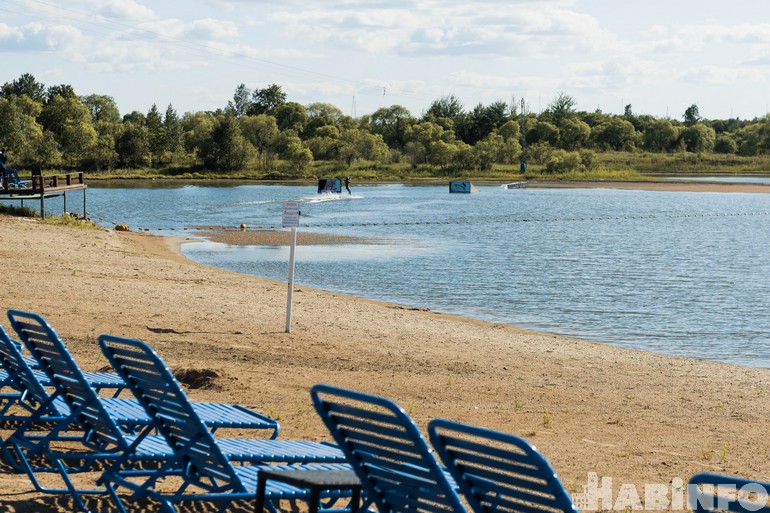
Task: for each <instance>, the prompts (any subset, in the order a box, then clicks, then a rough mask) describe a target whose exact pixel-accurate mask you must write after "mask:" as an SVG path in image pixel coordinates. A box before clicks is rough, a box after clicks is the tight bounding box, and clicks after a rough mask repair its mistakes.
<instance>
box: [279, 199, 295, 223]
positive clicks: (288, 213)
mask: <svg viewBox="0 0 770 513" xmlns="http://www.w3.org/2000/svg"><path fill="white" fill-rule="evenodd" d="M281 221H282V222H281V226H283V227H284V228H296V227H298V226H299V201H284V202H283V217H282V219H281Z"/></svg>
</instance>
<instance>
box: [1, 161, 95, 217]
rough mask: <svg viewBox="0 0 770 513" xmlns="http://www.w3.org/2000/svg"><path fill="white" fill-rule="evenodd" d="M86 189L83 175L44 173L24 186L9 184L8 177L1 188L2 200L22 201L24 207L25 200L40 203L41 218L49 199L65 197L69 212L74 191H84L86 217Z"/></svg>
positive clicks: (25, 181)
mask: <svg viewBox="0 0 770 513" xmlns="http://www.w3.org/2000/svg"><path fill="white" fill-rule="evenodd" d="M86 189H88V186H87V185H86V182H85V176H84V174H83V173H80V172H78V173H63V174H55V175H44V174H42V173H34V172H33V173H32V179H31V180H24V181H23V186H21V187H19V186H15V185H12V184H11V183H9V181H8V177H3V180H2V187H0V199H4V200H5V199H10V200H19V201H21V206H22V207H23V206H24V201H25V200H33V201H40V216H41V217H45V200H46V199H47V198H55V197H59V196H63V197H64V212H67V193H68V192H72V191H83V217H86Z"/></svg>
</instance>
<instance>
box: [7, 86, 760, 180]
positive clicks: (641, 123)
mask: <svg viewBox="0 0 770 513" xmlns="http://www.w3.org/2000/svg"><path fill="white" fill-rule="evenodd" d="M0 145H1V146H3V147H5V148H7V149H9V151H10V152H11V155H12V157H11V159H12V163H13V164H14V165H15V166H16V167H20V168H42V169H48V168H56V169H80V170H92V171H96V172H98V171H101V170H113V169H120V168H126V169H135V168H148V167H149V168H157V169H181V170H196V171H199V172H204V173H205V172H206V171H216V172H232V171H239V170H256V171H260V172H263V173H264V174H265V175H266V176H276V177H293V176H302V173H303V172H304V171H305V170H306V169H307V168H308V166H310V165H311V164H312V163H313V162H314V161H326V162H331V163H334V165H335V166H339V167H340V168H343V169H344V168H347V167H350V166H352V165H353V164H354V163H357V162H361V161H363V162H369V163H373V164H400V165H408V166H412V167H414V168H417V167H420V166H429V167H433V168H438V169H442V170H445V171H447V172H451V171H452V170H456V171H458V172H460V171H471V170H480V171H485V170H489V169H491V168H492V167H493V166H495V165H517V164H518V163H519V162H520V160H521V159H522V157H523V155H522V151H523V148H524V149H525V152H526V153H525V155H524V156H525V157H526V159H527V160H528V161H529V162H531V163H536V164H542V165H543V167H544V170H545V171H546V172H559V171H567V170H578V171H580V170H586V169H590V168H591V167H592V166H593V165H594V162H595V152H597V151H598V152H605V151H631V152H633V151H646V152H654V153H664V152H667V153H674V152H695V153H703V152H717V153H723V154H737V155H744V156H755V155H762V154H766V153H770V117H767V116H766V117H763V118H755V119H753V120H750V121H749V120H746V121H744V120H739V119H728V120H708V119H704V118H702V117H701V116H700V114H699V110H698V106H697V105H695V104H693V105H691V106H690V107H688V108H687V110H686V111H685V112H684V114H683V115H682V120H681V121H679V120H676V119H668V118H656V117H653V116H650V115H637V114H635V113H634V112H633V111H632V107H631V105H627V106H626V108H625V112H624V113H623V114H622V115H612V114H606V113H603V112H601V111H599V110H596V111H593V112H587V111H579V110H577V109H576V102H575V100H574V98H573V97H571V96H569V95H567V94H565V93H559V94H558V95H557V96H556V97H555V98H554V99H553V101H552V102H551V103H550V104H549V105H548V106H547V108H546V109H545V110H544V111H543V112H541V113H529V112H521V111H519V109H517V105H516V103H515V102H514V101H513V100H512V101H511V102H505V101H496V102H493V103H491V104H489V105H483V104H481V103H480V104H478V105H476V106H475V107H473V108H471V109H466V108H465V106H464V105H463V104H462V103H461V102H460V100H459V99H458V98H457V97H455V96H453V95H449V96H443V97H441V98H439V99H437V100H435V101H434V102H432V103H431V104H430V106H429V107H428V109H427V110H426V111H425V112H424V113H422V114H421V115H419V116H414V115H413V114H412V113H410V112H409V110H408V109H406V108H404V107H402V106H400V105H392V106H390V107H383V108H380V109H378V110H376V111H375V112H373V113H372V114H368V115H364V116H361V117H359V118H353V117H351V116H347V115H345V114H344V113H343V112H342V111H341V110H340V109H339V108H337V107H335V106H333V105H330V104H327V103H311V104H309V105H302V104H300V103H297V102H293V101H290V100H289V99H288V98H287V95H286V93H285V92H284V91H283V90H282V89H281V87H280V86H279V85H276V84H273V85H270V86H268V87H266V88H263V89H255V90H251V89H249V88H247V87H246V86H245V85H244V84H241V85H239V86H237V87H236V89H235V92H234V94H233V97H232V99H231V100H229V101H228V102H227V104H226V105H224V106H223V107H222V108H220V109H217V110H215V111H201V112H187V113H184V114H183V115H181V116H180V115H179V114H178V113H177V112H176V110H175V109H174V108H173V106H172V105H169V106H168V107H167V108H166V110H165V111H164V112H161V111H160V110H159V109H158V107H157V106H156V105H152V107H151V108H150V110H149V111H148V112H146V113H143V112H138V111H134V112H130V113H127V114H123V115H121V113H120V111H119V109H118V107H117V104H116V103H115V100H114V99H113V98H112V97H111V96H108V95H99V94H91V95H87V96H79V95H78V94H77V93H76V92H75V90H74V89H73V88H72V86H70V85H65V84H62V85H55V86H49V87H46V86H45V85H44V84H42V83H40V82H38V81H37V80H36V78H35V77H34V76H33V75H31V74H23V75H21V76H20V77H19V78H18V79H16V80H13V81H12V82H7V83H5V84H3V86H2V87H1V88H0Z"/></svg>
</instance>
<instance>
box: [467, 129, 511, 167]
mask: <svg viewBox="0 0 770 513" xmlns="http://www.w3.org/2000/svg"><path fill="white" fill-rule="evenodd" d="M507 149H508V147H507V146H506V144H505V140H504V139H503V136H502V135H500V134H499V133H497V132H494V133H491V134H489V135H488V136H487V137H485V138H484V139H482V140H481V141H478V142H477V143H476V144H475V146H474V147H473V150H474V153H475V154H476V158H477V162H478V166H479V169H481V170H482V171H489V170H491V169H492V167H493V166H494V165H495V164H497V163H499V162H504V161H506V160H510V158H508V157H507V156H506V150H507Z"/></svg>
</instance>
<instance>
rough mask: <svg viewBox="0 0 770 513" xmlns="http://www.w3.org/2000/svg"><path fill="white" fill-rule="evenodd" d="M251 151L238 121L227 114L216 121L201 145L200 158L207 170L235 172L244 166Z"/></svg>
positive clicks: (251, 148)
mask: <svg viewBox="0 0 770 513" xmlns="http://www.w3.org/2000/svg"><path fill="white" fill-rule="evenodd" d="M253 151H254V150H253V147H252V146H251V145H250V144H249V142H248V141H247V140H246V138H245V137H244V136H243V133H241V128H240V126H239V125H238V120H237V119H236V118H235V116H233V115H231V114H228V115H224V116H221V117H220V118H219V119H217V122H216V124H215V125H214V129H213V130H212V131H211V137H210V138H209V139H208V140H207V141H206V142H205V143H204V145H203V152H202V157H203V161H204V163H205V164H206V166H207V167H208V168H209V169H216V170H223V171H235V170H238V169H243V168H244V167H245V166H246V164H247V163H248V161H249V159H250V157H251V156H252V152H253Z"/></svg>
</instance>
